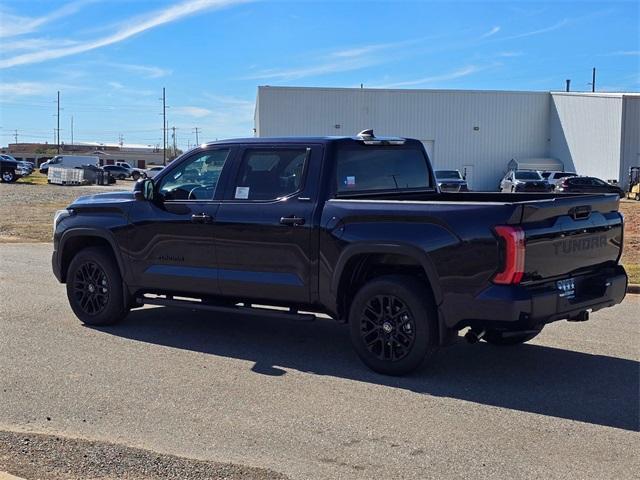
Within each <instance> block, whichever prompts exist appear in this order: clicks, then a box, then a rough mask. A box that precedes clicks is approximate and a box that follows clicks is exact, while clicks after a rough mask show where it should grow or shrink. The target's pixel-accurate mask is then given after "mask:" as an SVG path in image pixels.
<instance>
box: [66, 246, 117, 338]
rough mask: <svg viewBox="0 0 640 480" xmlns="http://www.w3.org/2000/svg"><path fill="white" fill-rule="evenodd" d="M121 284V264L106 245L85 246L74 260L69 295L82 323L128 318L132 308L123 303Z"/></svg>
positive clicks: (68, 282) (106, 323) (69, 276)
mask: <svg viewBox="0 0 640 480" xmlns="http://www.w3.org/2000/svg"><path fill="white" fill-rule="evenodd" d="M122 287H123V283H122V276H121V275H120V270H119V269H118V265H117V263H116V261H115V259H114V258H113V255H112V254H111V252H110V251H109V250H107V249H106V248H103V247H90V248H85V249H83V250H80V252H78V253H77V254H76V255H75V256H74V257H73V260H71V264H70V265H69V270H68V272H67V298H68V299H69V305H71V309H72V310H73V313H75V315H76V317H78V318H79V319H80V321H81V322H82V323H84V324H86V325H95V326H98V325H113V324H114V323H118V322H119V321H120V320H122V319H123V318H124V317H126V316H127V314H128V313H129V309H128V308H125V306H124V304H125V302H124V298H123V288H122ZM104 289H106V292H104V291H103V290H104Z"/></svg>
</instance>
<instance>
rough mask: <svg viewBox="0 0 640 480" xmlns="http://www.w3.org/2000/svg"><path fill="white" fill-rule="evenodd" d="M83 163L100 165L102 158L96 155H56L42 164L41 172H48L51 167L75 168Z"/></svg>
mask: <svg viewBox="0 0 640 480" xmlns="http://www.w3.org/2000/svg"><path fill="white" fill-rule="evenodd" d="M83 165H95V166H100V160H99V159H98V157H94V156H80V155H56V156H55V157H53V158H52V159H51V160H48V161H46V162H44V163H43V164H42V165H40V173H47V172H48V171H49V167H63V168H75V167H81V166H83Z"/></svg>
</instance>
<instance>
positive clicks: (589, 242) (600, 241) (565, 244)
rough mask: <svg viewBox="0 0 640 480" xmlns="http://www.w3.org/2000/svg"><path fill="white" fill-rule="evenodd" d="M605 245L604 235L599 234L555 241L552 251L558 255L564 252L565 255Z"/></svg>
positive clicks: (605, 238)
mask: <svg viewBox="0 0 640 480" xmlns="http://www.w3.org/2000/svg"><path fill="white" fill-rule="evenodd" d="M606 245H607V237H606V235H600V236H598V237H591V238H582V239H580V240H571V239H570V240H562V241H560V242H555V243H554V244H553V248H554V249H555V251H554V253H555V254H556V255H559V254H560V253H564V254H565V255H568V254H571V253H575V252H580V251H583V250H590V249H594V248H604V247H606Z"/></svg>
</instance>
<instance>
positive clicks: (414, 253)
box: [331, 242, 442, 305]
mask: <svg viewBox="0 0 640 480" xmlns="http://www.w3.org/2000/svg"><path fill="white" fill-rule="evenodd" d="M367 253H371V254H380V253H390V254H396V255H404V256H407V257H410V258H412V259H414V260H415V261H416V262H417V263H419V264H420V265H421V266H422V268H423V269H424V271H425V273H426V275H427V279H428V280H429V283H430V284H431V290H432V291H433V296H434V300H435V302H436V305H440V304H441V303H442V290H441V288H440V281H439V277H438V273H437V271H436V268H435V265H434V264H433V262H432V260H431V258H429V255H428V254H427V253H426V252H425V251H423V250H421V249H420V248H418V247H416V246H414V245H408V244H404V243H395V244H394V243H387V242H385V243H378V242H363V243H357V244H352V245H349V246H348V247H346V248H345V249H344V250H343V251H342V253H341V254H340V257H339V258H338V262H337V263H336V268H335V270H334V271H333V277H332V279H331V292H332V294H333V295H334V296H335V297H336V298H337V295H338V286H339V285H340V278H341V277H342V272H343V271H344V268H345V266H346V265H347V262H348V261H349V260H350V259H351V258H353V257H354V256H355V255H361V254H367Z"/></svg>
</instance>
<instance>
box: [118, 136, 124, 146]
mask: <svg viewBox="0 0 640 480" xmlns="http://www.w3.org/2000/svg"><path fill="white" fill-rule="evenodd" d="M123 144H124V136H123V135H122V134H120V135H118V145H120V148H122V145H123Z"/></svg>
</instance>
